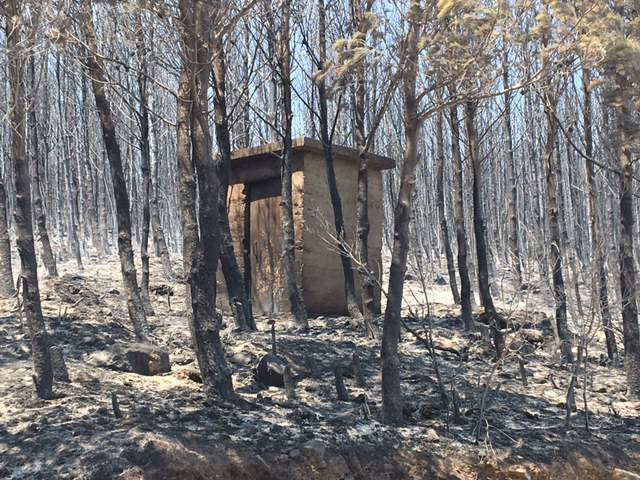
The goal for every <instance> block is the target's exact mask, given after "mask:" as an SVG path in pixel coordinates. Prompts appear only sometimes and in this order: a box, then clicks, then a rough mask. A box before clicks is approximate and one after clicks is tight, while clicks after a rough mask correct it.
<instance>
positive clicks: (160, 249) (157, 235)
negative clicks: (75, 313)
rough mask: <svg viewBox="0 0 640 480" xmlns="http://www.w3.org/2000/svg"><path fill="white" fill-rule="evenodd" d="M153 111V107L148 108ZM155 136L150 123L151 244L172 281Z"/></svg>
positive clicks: (151, 102) (153, 127)
mask: <svg viewBox="0 0 640 480" xmlns="http://www.w3.org/2000/svg"><path fill="white" fill-rule="evenodd" d="M149 104H150V105H153V95H150V96H149ZM150 109H151V110H153V107H151V108H150ZM156 142H157V136H156V124H155V123H154V122H153V121H151V125H150V126H149V146H150V150H149V155H150V158H151V168H152V176H153V182H152V186H153V187H154V188H153V189H152V194H151V198H150V199H149V212H150V214H151V230H152V233H153V244H154V245H155V247H156V252H157V253H158V256H159V257H160V262H161V263H162V269H163V271H164V275H165V277H167V278H168V279H169V280H172V279H173V278H174V277H175V275H174V273H173V267H172V266H171V257H170V255H169V248H168V247H167V240H166V238H165V235H164V230H163V229H162V221H161V219H160V207H159V206H158V195H159V191H160V185H159V178H160V175H159V174H160V159H159V158H158V155H157V149H158V145H157V143H156Z"/></svg>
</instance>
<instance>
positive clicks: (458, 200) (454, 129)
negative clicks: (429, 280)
mask: <svg viewBox="0 0 640 480" xmlns="http://www.w3.org/2000/svg"><path fill="white" fill-rule="evenodd" d="M449 113H450V120H451V153H452V157H453V164H454V167H455V177H454V185H455V189H454V190H455V191H454V197H455V198H454V202H453V213H454V215H453V216H454V219H455V227H456V242H457V244H458V272H459V274H460V305H461V307H462V320H463V321H464V328H465V330H473V329H474V328H475V325H474V321H473V311H472V309H471V295H472V291H471V279H470V278H469V266H468V265H469V264H468V263H467V251H468V244H467V231H466V228H465V215H464V184H463V180H462V155H461V154H460V124H459V120H458V107H457V106H453V107H451V109H450V111H449Z"/></svg>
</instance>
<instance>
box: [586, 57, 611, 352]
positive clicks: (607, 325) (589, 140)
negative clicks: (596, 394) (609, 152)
mask: <svg viewBox="0 0 640 480" xmlns="http://www.w3.org/2000/svg"><path fill="white" fill-rule="evenodd" d="M590 82H591V79H590V72H589V70H588V69H583V70H582V91H583V95H584V109H583V111H582V113H583V119H584V150H585V154H586V156H587V157H588V158H589V159H591V158H593V132H592V121H591V89H590V87H589V84H590ZM587 182H588V184H589V212H590V213H591V244H592V247H591V248H592V252H593V256H594V257H595V261H594V263H595V269H596V271H595V275H596V277H597V279H598V280H597V281H598V299H599V302H598V303H599V305H600V316H601V319H602V328H603V329H604V335H605V339H606V346H607V357H608V358H609V360H611V361H612V362H613V363H614V364H617V363H618V346H617V345H616V337H615V332H614V331H613V328H612V322H611V310H610V309H609V291H608V287H607V282H608V274H607V264H606V259H605V256H604V252H603V249H604V238H603V235H602V225H601V223H600V215H599V212H598V187H597V185H596V178H595V167H594V164H593V162H592V161H590V160H587Z"/></svg>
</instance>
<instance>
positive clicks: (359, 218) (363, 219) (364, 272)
mask: <svg viewBox="0 0 640 480" xmlns="http://www.w3.org/2000/svg"><path fill="white" fill-rule="evenodd" d="M354 3H356V2H354ZM351 10H352V11H353V12H354V18H353V23H354V30H356V28H357V26H358V25H359V24H360V23H361V22H362V19H361V18H360V17H361V16H362V13H361V11H360V7H359V6H358V5H357V4H354V5H352V7H351ZM364 75H365V70H364V66H363V65H360V66H358V67H356V73H355V82H354V83H355V84H354V91H353V110H354V125H355V139H356V145H357V148H358V153H359V155H358V197H357V203H356V223H357V226H356V231H357V250H356V251H357V255H358V259H359V262H360V284H361V288H360V296H361V297H362V312H363V314H364V319H365V322H366V324H367V325H371V323H372V322H373V319H374V318H375V316H376V314H377V313H378V312H377V311H376V302H375V288H374V279H373V277H372V274H373V271H372V269H371V265H370V264H369V231H370V225H369V157H368V148H367V135H366V132H365V107H366V105H365V100H366V99H365V90H364V89H365V78H364Z"/></svg>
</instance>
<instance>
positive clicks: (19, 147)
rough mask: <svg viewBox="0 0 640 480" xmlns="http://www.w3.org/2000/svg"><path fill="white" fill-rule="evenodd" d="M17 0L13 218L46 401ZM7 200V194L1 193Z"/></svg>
mask: <svg viewBox="0 0 640 480" xmlns="http://www.w3.org/2000/svg"><path fill="white" fill-rule="evenodd" d="M21 8H22V5H21V4H20V2H18V1H17V0H8V1H7V2H5V17H6V18H5V20H6V29H7V50H8V61H9V68H8V74H9V86H10V88H11V97H10V99H9V105H10V111H11V118H10V125H11V129H10V131H11V156H12V159H13V175H14V182H15V192H16V203H15V207H14V212H13V217H14V221H15V228H16V245H17V248H18V254H19V255H20V266H21V273H20V280H21V281H20V282H19V283H20V285H21V288H22V299H23V304H22V305H23V306H22V308H23V311H24V315H25V318H26V321H27V328H28V329H29V337H30V338H31V355H32V357H33V367H34V372H35V382H36V390H37V392H38V396H39V397H40V398H43V399H50V398H52V397H53V366H52V363H51V353H50V351H49V339H48V335H47V329H46V326H45V323H44V319H43V317H42V308H41V305H40V290H39V287H38V266H37V264H36V252H35V246H34V241H33V226H32V218H31V185H30V183H31V182H30V179H29V160H28V158H27V155H26V152H25V138H26V136H25V133H26V132H25V124H26V115H25V105H24V91H23V85H24V82H23V80H24V75H23V73H24V72H23V68H24V58H25V54H26V53H27V52H24V51H21V45H22V44H23V42H24V39H22V38H20V37H21V32H22V27H21V19H20V9H21ZM0 193H2V194H3V196H4V192H0Z"/></svg>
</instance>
